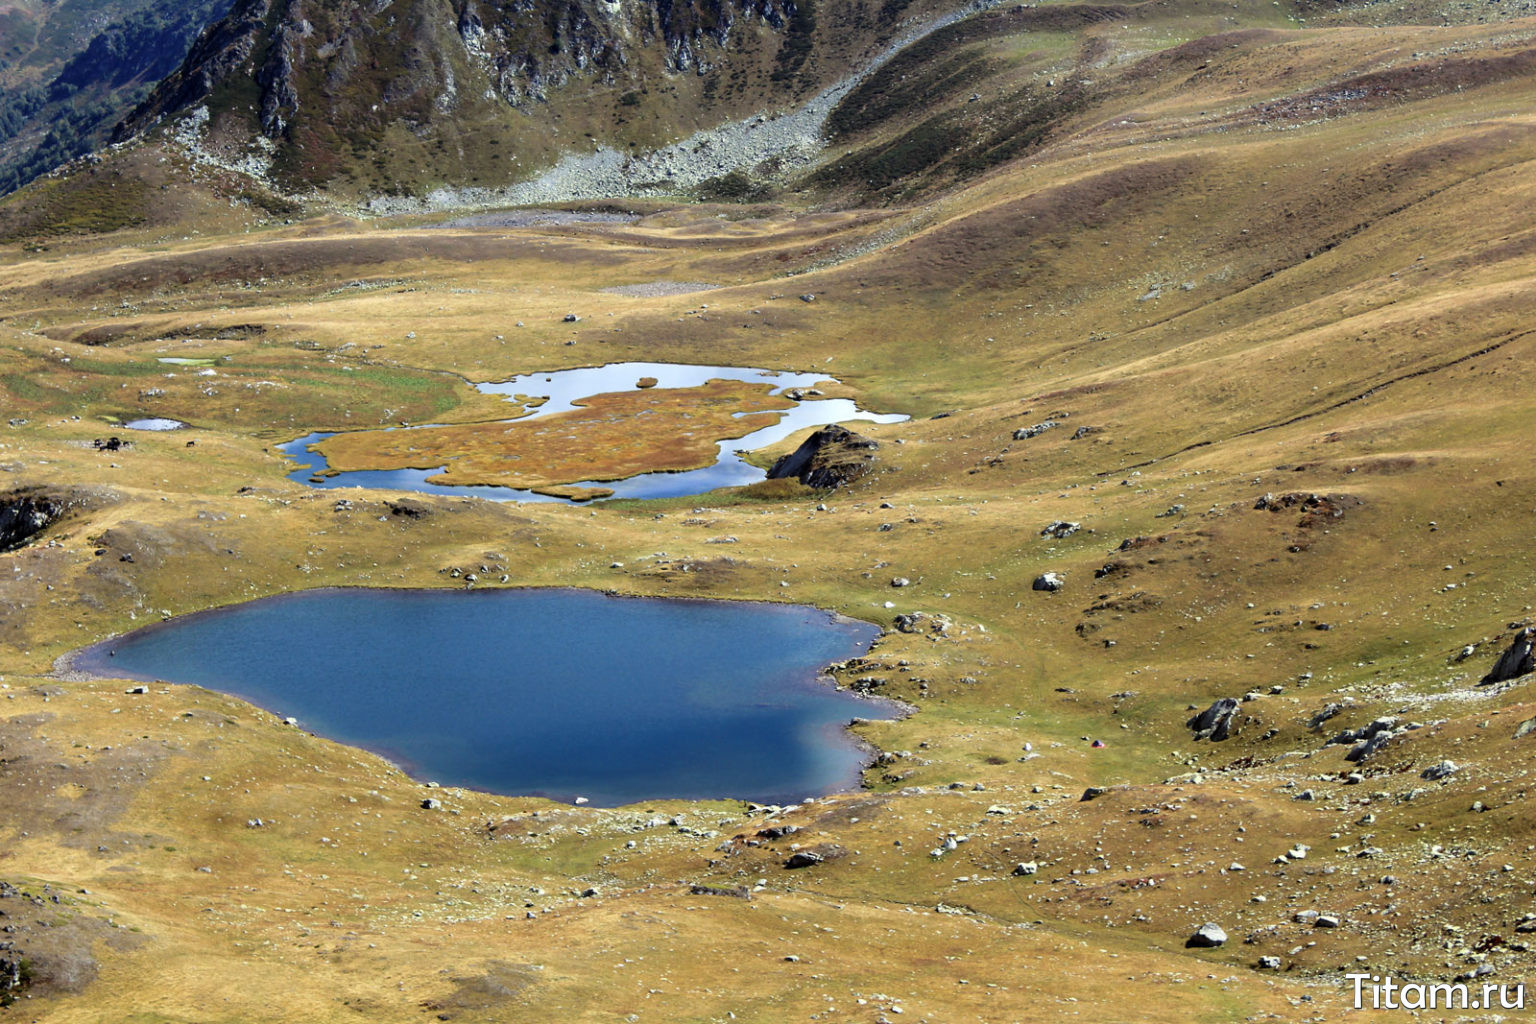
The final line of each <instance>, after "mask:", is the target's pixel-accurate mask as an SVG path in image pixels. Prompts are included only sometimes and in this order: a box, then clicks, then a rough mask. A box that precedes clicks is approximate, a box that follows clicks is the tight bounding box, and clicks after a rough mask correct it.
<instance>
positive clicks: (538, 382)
mask: <svg viewBox="0 0 1536 1024" xmlns="http://www.w3.org/2000/svg"><path fill="white" fill-rule="evenodd" d="M644 377H651V378H654V379H655V380H656V382H657V383H656V384H655V385H654V386H655V387H657V388H693V387H698V386H700V385H702V384H704V383H706V382H708V381H711V380H742V381H769V382H772V383H773V384H774V385H775V387H774V393H775V394H777V393H780V392H783V391H788V390H790V389H794V388H798V389H800V390H802V391H804V390H806V389H809V388H813V387H815V386H816V385H817V384H819V383H823V382H825V381H828V380H831V379H832V378H830V377H829V376H828V375H827V374H825V373H789V372H784V371H777V370H761V369H753V368H749V367H740V366H690V365H683V364H678V363H641V362H630V363H609V364H608V365H606V366H591V367H582V368H580V369H575V370H557V371H553V372H549V373H530V374H525V375H523V376H518V377H513V378H512V379H510V380H507V381H500V382H496V383H491V384H477V385H475V387H476V388H477V389H478V390H480V391H482V392H485V393H487V394H498V395H506V396H507V397H508V398H509V399H511V398H515V396H518V395H523V396H526V397H530V398H544V399H547V400H546V401H545V402H544V404H543V405H540V406H539V407H537V408H535V409H533V410H531V411H530V412H529V413H528V415H526V416H523V417H521V418H520V420H519V422H521V421H526V420H530V419H534V418H537V417H539V416H549V415H552V414H554V413H558V412H568V411H570V410H571V409H573V408H575V406H574V405H573V404H572V403H573V402H575V401H576V400H578V399H582V398H590V397H591V396H593V395H598V394H604V393H607V392H613V391H629V390H632V389H633V388H634V387H635V385H636V383H637V382H638V381H639V380H640V379H641V378H644ZM906 418H907V417H906V416H904V415H901V414H899V413H888V414H882V413H873V412H868V411H866V410H864V409H860V408H859V407H858V406H857V405H856V404H854V402H853V401H852V400H850V399H847V398H818V397H815V396H809V397H807V398H805V399H804V400H802V401H799V402H796V403H795V405H794V406H793V407H792V408H790V409H787V410H785V411H784V413H783V414H782V415H781V416H780V418H779V421H778V422H777V423H775V424H773V425H772V426H768V427H764V428H763V429H761V430H757V431H754V432H752V433H750V434H747V435H746V436H745V437H738V438H734V439H731V440H726V441H722V442H720V446H719V455H718V457H717V459H716V461H715V463H714V465H712V466H707V467H705V468H703V469H695V470H689V471H686V472H681V473H642V474H640V475H638V476H632V477H630V478H628V479H627V480H615V481H597V480H580V481H574V485H575V486H578V487H605V488H608V489H609V490H612V491H613V492H614V493H613V496H614V497H616V498H675V497H680V496H682V495H687V494H702V493H704V492H705V491H710V490H714V489H715V488H717V487H738V486H741V485H743V484H750V483H754V482H756V481H758V480H761V479H763V477H764V476H765V475H766V474H764V472H763V471H762V470H761V469H759V468H757V467H756V466H753V465H750V464H749V463H747V462H746V461H745V460H744V459H742V457H741V455H740V454H739V453H741V452H750V451H753V450H755V449H758V448H762V447H764V446H766V445H770V444H773V443H774V442H776V441H782V440H783V439H784V438H786V437H788V436H789V435H791V434H793V433H795V431H797V430H802V429H804V428H806V427H820V426H825V425H826V424H828V423H845V422H849V421H853V420H864V421H871V422H875V423H900V422H901V421H903V420H905V419H906ZM423 425H424V426H425V425H426V424H423ZM400 429H414V428H410V427H406V428H400ZM331 436H333V435H332V434H329V433H324V432H320V433H313V434H307V435H305V436H304V437H301V438H298V439H297V440H294V441H290V442H288V443H287V444H284V445H281V446H280V450H281V451H283V452H284V453H285V454H286V455H288V457H289V458H291V459H293V460H294V461H295V462H296V463H298V466H299V468H298V469H296V470H294V471H293V472H291V473H289V474H288V478H289V479H290V480H295V481H298V482H299V483H303V484H308V485H309V486H311V487H327V488H329V487H382V488H393V489H395V490H405V491H421V492H424V493H427V494H449V495H460V496H470V497H477V498H492V499H496V500H500V501H567V500H568V499H565V498H557V497H552V496H550V495H545V494H535V493H534V492H532V491H528V490H521V489H518V488H513V487H490V486H484V487H482V486H467V487H456V486H445V485H442V484H433V483H428V482H427V477H430V476H436V475H437V474H438V473H440V472H442V468H441V467H438V468H434V469H386V470H357V471H354V472H348V473H340V474H337V475H336V476H332V477H322V478H320V479H315V478H314V477H315V476H316V474H319V473H323V472H325V471H326V470H327V468H328V467H327V463H326V459H325V456H324V455H322V454H320V453H319V452H315V451H311V450H310V449H311V447H312V446H313V445H316V444H318V443H319V442H321V441H324V440H325V439H326V438H328V437H331Z"/></svg>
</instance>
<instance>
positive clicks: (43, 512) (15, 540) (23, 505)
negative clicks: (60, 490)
mask: <svg viewBox="0 0 1536 1024" xmlns="http://www.w3.org/2000/svg"><path fill="white" fill-rule="evenodd" d="M67 507H68V506H67V503H66V501H65V500H64V499H62V498H59V497H56V496H54V495H50V494H42V493H38V492H30V491H14V492H12V493H10V494H6V495H0V551H10V550H11V549H12V548H19V547H21V546H22V545H23V544H25V543H26V542H27V541H28V540H30V539H31V538H32V537H33V536H34V535H35V534H39V533H42V532H43V531H44V530H46V529H47V528H48V527H49V526H50V525H52V524H53V523H55V522H57V521H58V520H59V519H60V518H62V517H63V515H64V513H65V511H67Z"/></svg>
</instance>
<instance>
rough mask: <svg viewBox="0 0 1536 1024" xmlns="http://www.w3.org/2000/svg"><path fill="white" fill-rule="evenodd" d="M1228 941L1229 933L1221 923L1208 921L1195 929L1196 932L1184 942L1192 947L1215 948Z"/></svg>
mask: <svg viewBox="0 0 1536 1024" xmlns="http://www.w3.org/2000/svg"><path fill="white" fill-rule="evenodd" d="M1226 941H1227V933H1226V931H1225V929H1223V928H1222V927H1221V925H1219V924H1214V923H1211V922H1206V923H1205V924H1203V925H1201V926H1200V927H1199V928H1196V929H1195V934H1193V935H1191V936H1190V937H1189V940H1188V941H1187V942H1185V943H1184V945H1185V946H1187V947H1189V948H1190V949H1214V948H1215V947H1217V946H1220V945H1222V944H1224V943H1225V942H1226Z"/></svg>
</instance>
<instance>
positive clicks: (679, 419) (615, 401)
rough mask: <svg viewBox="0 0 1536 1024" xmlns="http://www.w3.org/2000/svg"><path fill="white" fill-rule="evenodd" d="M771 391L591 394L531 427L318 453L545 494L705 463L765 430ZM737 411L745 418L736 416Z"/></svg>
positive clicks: (777, 400)
mask: <svg viewBox="0 0 1536 1024" xmlns="http://www.w3.org/2000/svg"><path fill="white" fill-rule="evenodd" d="M771 391H772V385H770V384H753V383H747V382H744V381H728V380H713V381H710V382H708V383H707V384H704V385H702V386H700V387H697V388H664V389H647V390H643V391H639V390H637V391H629V392H614V393H610V394H602V395H594V396H592V397H591V398H585V399H582V400H581V401H580V402H578V403H575V404H576V405H578V406H579V408H577V409H574V410H572V411H570V412H563V413H556V414H555V415H552V416H542V417H539V418H538V419H534V420H526V421H522V420H512V421H499V422H494V423H467V424H462V425H459V424H455V425H452V426H443V427H423V428H420V429H416V430H393V431H359V432H356V433H350V434H339V435H337V436H336V437H333V438H330V439H328V440H326V441H324V442H322V443H321V444H320V445H319V446H318V448H319V451H321V452H322V453H323V454H324V455H325V456H326V458H327V459H329V460H330V467H331V469H334V470H338V471H342V472H347V471H351V470H358V469H435V468H436V467H438V466H445V467H446V468H445V469H444V471H443V472H442V473H440V474H438V475H436V476H434V477H432V478H431V479H432V480H433V481H434V482H437V483H451V484H494V485H499V486H504V487H524V488H536V489H541V490H542V489H546V488H549V487H552V486H555V485H558V484H567V483H573V482H575V481H578V480H623V479H625V478H627V477H631V476H635V475H637V474H640V473H653V472H680V471H682V470H688V469H698V468H701V467H704V466H708V465H710V464H711V463H712V462H713V461H714V459H715V454H716V447H715V446H716V443H717V442H718V441H721V440H725V439H727V438H734V437H743V436H745V435H747V434H750V433H752V432H753V431H754V430H759V429H761V428H762V427H766V426H769V425H770V424H771V423H772V422H773V417H774V414H775V413H776V412H777V410H780V409H787V408H789V407H790V406H791V405H792V404H793V403H792V402H790V400H789V399H787V398H782V397H778V396H775V395H772V394H770V392H771ZM737 413H747V414H748V415H742V416H738V415H737Z"/></svg>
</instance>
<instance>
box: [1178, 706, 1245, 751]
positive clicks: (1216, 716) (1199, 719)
mask: <svg viewBox="0 0 1536 1024" xmlns="http://www.w3.org/2000/svg"><path fill="white" fill-rule="evenodd" d="M1238 704H1239V701H1238V699H1237V698H1236V697H1222V698H1221V699H1220V700H1217V701H1213V702H1212V703H1211V706H1210V707H1208V708H1206V709H1205V710H1204V711H1202V712H1200V713H1199V714H1198V715H1195V716H1194V717H1193V718H1191V719H1190V720H1189V721H1188V722H1186V723H1184V724H1185V725H1187V726H1189V727H1190V729H1192V730H1194V733H1195V739H1197V740H1214V741H1220V740H1224V739H1226V738H1227V737H1228V736H1230V735H1232V720H1233V719H1234V718H1235V717H1236V716H1237V708H1238Z"/></svg>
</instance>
